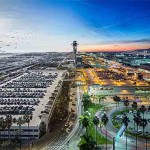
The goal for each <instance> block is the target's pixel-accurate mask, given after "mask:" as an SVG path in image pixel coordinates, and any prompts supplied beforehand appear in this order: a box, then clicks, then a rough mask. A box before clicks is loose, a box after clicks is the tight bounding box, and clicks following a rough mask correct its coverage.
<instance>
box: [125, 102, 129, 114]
mask: <svg viewBox="0 0 150 150" xmlns="http://www.w3.org/2000/svg"><path fill="white" fill-rule="evenodd" d="M124 106H125V107H126V115H127V107H128V106H129V100H128V99H126V100H124Z"/></svg>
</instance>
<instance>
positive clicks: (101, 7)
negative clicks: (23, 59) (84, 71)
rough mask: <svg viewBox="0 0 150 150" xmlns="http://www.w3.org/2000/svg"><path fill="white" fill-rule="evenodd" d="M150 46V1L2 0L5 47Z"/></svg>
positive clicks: (0, 31)
mask: <svg viewBox="0 0 150 150" xmlns="http://www.w3.org/2000/svg"><path fill="white" fill-rule="evenodd" d="M74 40H76V41H77V42H78V43H79V46H78V50H79V51H126V50H134V49H145V48H150V0H0V51H1V52H3V51H5V52H21V53H22V52H65V51H68V52H69V51H72V46H71V43H72V41H74Z"/></svg>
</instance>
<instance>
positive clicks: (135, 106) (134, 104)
mask: <svg viewBox="0 0 150 150" xmlns="http://www.w3.org/2000/svg"><path fill="white" fill-rule="evenodd" d="M131 106H132V108H133V109H134V110H137V107H138V105H137V102H133V104H132V105H131ZM133 121H134V119H133ZM134 130H135V121H134Z"/></svg>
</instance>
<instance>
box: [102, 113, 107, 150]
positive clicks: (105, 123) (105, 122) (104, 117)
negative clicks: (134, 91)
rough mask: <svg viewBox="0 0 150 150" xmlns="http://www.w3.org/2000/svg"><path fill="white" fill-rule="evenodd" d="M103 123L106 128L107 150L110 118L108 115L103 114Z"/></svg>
mask: <svg viewBox="0 0 150 150" xmlns="http://www.w3.org/2000/svg"><path fill="white" fill-rule="evenodd" d="M101 121H102V122H103V124H104V126H105V128H106V150H107V123H108V121H109V118H108V116H107V115H106V114H103V116H102V118H101Z"/></svg>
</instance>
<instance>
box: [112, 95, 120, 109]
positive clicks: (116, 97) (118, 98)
mask: <svg viewBox="0 0 150 150" xmlns="http://www.w3.org/2000/svg"><path fill="white" fill-rule="evenodd" d="M113 100H114V101H115V102H116V110H117V104H118V106H119V102H120V101H121V98H120V97H119V96H117V95H115V96H114V97H113Z"/></svg>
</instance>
